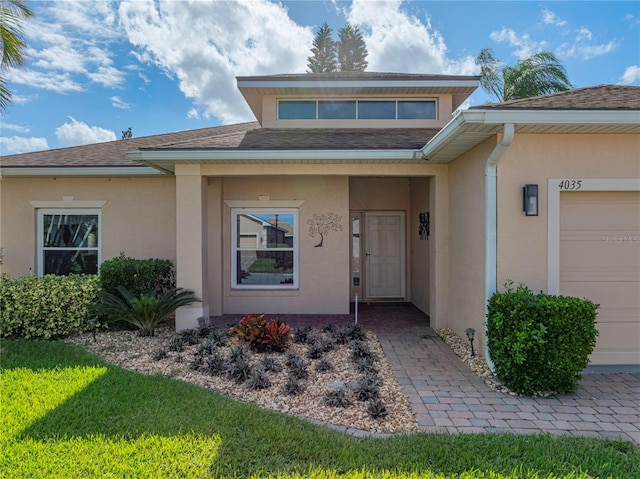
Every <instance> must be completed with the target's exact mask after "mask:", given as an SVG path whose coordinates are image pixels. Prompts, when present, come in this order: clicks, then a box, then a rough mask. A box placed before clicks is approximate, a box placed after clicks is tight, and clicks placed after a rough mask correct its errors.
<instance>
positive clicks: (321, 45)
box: [307, 22, 337, 73]
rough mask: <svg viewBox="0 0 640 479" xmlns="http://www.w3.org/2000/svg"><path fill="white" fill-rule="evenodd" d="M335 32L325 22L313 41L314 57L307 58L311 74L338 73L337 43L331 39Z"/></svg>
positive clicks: (312, 50)
mask: <svg viewBox="0 0 640 479" xmlns="http://www.w3.org/2000/svg"><path fill="white" fill-rule="evenodd" d="M332 33H333V30H331V27H330V26H329V24H328V23H327V22H324V23H323V24H322V25H321V26H320V29H319V30H318V33H317V34H316V36H315V38H314V39H313V48H312V49H311V53H313V56H310V57H307V61H308V63H307V67H308V68H309V70H308V72H309V73H325V72H334V71H336V67H337V63H336V42H334V41H333V39H332V38H331V34H332Z"/></svg>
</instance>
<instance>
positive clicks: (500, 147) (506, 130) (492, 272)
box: [484, 123, 515, 371]
mask: <svg viewBox="0 0 640 479" xmlns="http://www.w3.org/2000/svg"><path fill="white" fill-rule="evenodd" d="M514 132H515V128H514V126H513V123H505V124H504V125H503V127H502V138H500V141H499V142H498V144H497V145H496V146H495V148H494V149H493V151H492V152H491V154H490V155H489V157H488V158H487V162H486V164H485V168H484V176H485V182H484V208H485V222H484V228H485V265H484V287H485V302H484V308H485V322H484V325H485V327H484V356H485V359H486V361H487V365H488V366H489V368H491V370H492V371H493V369H494V367H493V362H492V361H491V358H490V357H489V348H488V346H487V322H486V317H487V306H488V304H489V299H490V298H491V296H492V295H493V293H495V292H496V291H497V290H498V265H497V258H498V240H497V232H496V230H497V225H498V201H497V198H498V184H497V177H498V162H499V161H500V158H502V155H504V153H505V151H507V149H508V148H509V145H511V142H512V141H513V136H514Z"/></svg>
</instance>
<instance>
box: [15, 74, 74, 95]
mask: <svg viewBox="0 0 640 479" xmlns="http://www.w3.org/2000/svg"><path fill="white" fill-rule="evenodd" d="M6 76H7V79H8V80H10V81H12V82H13V83H16V84H19V85H27V86H30V87H32V88H40V89H42V90H49V91H53V92H56V93H67V92H73V91H84V88H83V87H82V85H80V84H79V83H77V82H75V81H74V80H73V79H72V78H71V76H70V75H69V74H68V73H51V72H49V73H46V72H38V71H34V70H26V69H22V68H13V69H10V70H7V72H6Z"/></svg>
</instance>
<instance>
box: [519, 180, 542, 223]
mask: <svg viewBox="0 0 640 479" xmlns="http://www.w3.org/2000/svg"><path fill="white" fill-rule="evenodd" d="M522 209H523V211H524V214H525V216H538V185H524V187H523V188H522Z"/></svg>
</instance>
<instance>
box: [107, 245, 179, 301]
mask: <svg viewBox="0 0 640 479" xmlns="http://www.w3.org/2000/svg"><path fill="white" fill-rule="evenodd" d="M100 284H101V286H102V289H103V290H104V291H107V292H108V293H111V294H115V295H117V294H119V291H118V287H119V286H123V287H124V288H126V289H128V290H129V291H131V292H132V293H133V295H134V296H139V295H141V294H146V293H147V292H149V291H151V290H153V291H157V292H158V293H159V294H161V295H162V294H164V293H165V292H167V291H169V290H170V289H173V288H175V287H176V276H175V272H174V268H173V262H172V261H171V260H168V259H157V258H150V259H135V258H131V257H129V256H125V254H124V253H120V255H119V256H117V257H115V258H112V259H108V260H106V261H103V262H102V264H100Z"/></svg>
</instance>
